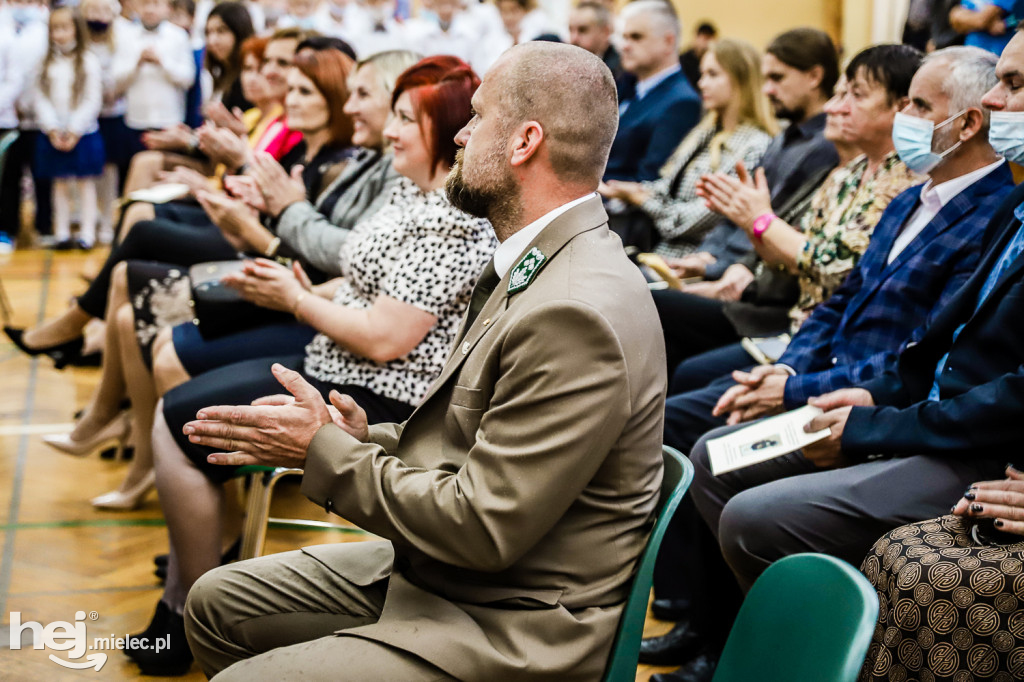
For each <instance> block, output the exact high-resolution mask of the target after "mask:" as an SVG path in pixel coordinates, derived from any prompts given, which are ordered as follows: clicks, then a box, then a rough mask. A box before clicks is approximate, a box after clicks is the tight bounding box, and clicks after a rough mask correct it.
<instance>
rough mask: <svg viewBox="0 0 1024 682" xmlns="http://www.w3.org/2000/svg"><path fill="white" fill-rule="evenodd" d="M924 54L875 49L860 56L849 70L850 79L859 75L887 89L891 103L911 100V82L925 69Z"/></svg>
mask: <svg viewBox="0 0 1024 682" xmlns="http://www.w3.org/2000/svg"><path fill="white" fill-rule="evenodd" d="M923 59H924V53H923V52H921V51H920V50H918V49H917V48H916V47H910V46H909V45H875V46H873V47H869V48H866V49H864V50H861V51H860V52H859V53H857V56H855V57H854V58H853V59H851V60H850V63H849V64H848V65H847V66H846V79H847V80H849V81H852V80H853V79H854V78H855V77H856V76H857V72H858V71H860V70H861V69H863V70H864V75H865V76H866V77H867V78H868V79H869V80H872V81H874V82H875V83H877V84H879V85H881V86H882V87H883V88H885V92H886V95H887V97H888V99H889V102H890V103H892V102H895V101H896V100H898V99H901V98H903V97H906V96H907V93H908V92H910V81H911V80H912V79H913V78H914V74H915V73H917V69H918V67H920V66H921V60H923Z"/></svg>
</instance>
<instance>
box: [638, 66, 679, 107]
mask: <svg viewBox="0 0 1024 682" xmlns="http://www.w3.org/2000/svg"><path fill="white" fill-rule="evenodd" d="M679 71H682V67H680V66H679V63H678V62H676V63H675V64H673V65H672V66H670V67H668V68H667V69H663V70H661V71H659V72H658V73H656V74H654V75H653V76H648V77H647V78H645V79H643V80H642V81H637V83H636V95H635V99H636V100H637V101H638V102H639V101H640V100H642V99H643V98H644V97H645V96H646V95H647V93H648V92H650V91H651V90H653V89H654V88H656V87H657V86H658V84H659V83H661V82H662V81H663V80H665V79H666V78H668V77H669V76H671V75H672V74H674V73H677V72H679Z"/></svg>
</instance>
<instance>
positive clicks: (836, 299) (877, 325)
mask: <svg viewBox="0 0 1024 682" xmlns="http://www.w3.org/2000/svg"><path fill="white" fill-rule="evenodd" d="M1012 190H1013V177H1012V174H1011V173H1010V170H1009V168H1008V167H1007V164H1005V163H1004V164H1003V165H1002V166H1000V167H999V168H997V169H995V170H994V171H992V172H991V173H989V174H988V175H986V176H985V177H983V178H982V179H981V180H978V181H977V182H975V183H974V184H972V185H971V186H969V187H968V188H967V189H965V190H964V191H962V192H961V193H960V194H958V195H956V196H955V197H953V198H952V199H951V200H950V201H949V202H948V203H947V204H946V205H945V206H943V207H942V209H941V210H940V211H939V212H938V213H937V214H936V216H935V217H934V218H933V219H932V220H931V222H930V223H928V225H926V226H925V228H924V230H922V231H921V233H920V234H919V235H917V237H915V238H914V239H913V241H911V242H910V244H908V245H907V246H906V248H905V249H903V251H902V252H900V254H899V256H897V257H896V260H894V261H893V262H892V263H891V264H887V263H886V261H887V260H888V257H889V251H890V250H891V249H892V245H893V242H894V241H895V240H896V238H897V236H899V233H900V231H901V230H902V229H903V226H904V224H905V223H906V222H907V221H908V220H909V219H910V217H911V216H912V215H913V213H914V211H915V209H916V208H917V206H918V204H919V200H920V196H921V186H920V185H918V186H916V187H911V188H910V189H908V190H906V191H904V192H903V193H901V194H900V195H899V196H897V197H896V198H895V199H893V200H892V202H891V203H890V204H889V206H888V208H886V210H885V212H884V213H883V214H882V217H881V218H880V219H879V221H878V225H877V226H876V227H875V230H874V232H873V233H872V236H871V243H870V245H869V246H868V248H867V250H866V251H865V252H864V255H863V256H862V257H861V259H860V260H859V261H858V262H857V265H856V267H854V269H853V270H852V271H851V272H850V274H849V275H848V276H847V278H846V280H845V281H844V282H843V284H842V285H841V286H840V287H839V289H837V290H836V292H835V293H834V294H833V295H832V297H831V298H829V299H828V300H827V301H825V302H824V303H822V304H821V305H819V306H818V307H817V308H816V309H815V310H814V312H813V313H812V314H811V316H810V317H809V318H808V319H807V321H805V322H804V324H803V326H801V327H800V330H799V332H798V333H797V334H796V335H795V336H794V337H793V340H792V342H791V343H790V345H789V348H787V349H786V352H785V354H784V355H783V356H782V357H781V358H779V362H780V363H782V364H786V365H789V366H790V367H792V368H793V369H794V370H796V372H797V375H796V376H793V377H790V378H789V379H788V380H787V381H786V392H785V402H786V406H787V407H788V408H793V407H799V406H800V405H804V404H806V402H807V399H808V398H811V397H813V396H816V395H822V394H823V393H828V392H829V391H834V390H836V389H840V388H846V387H848V386H854V385H857V384H860V383H863V382H865V381H869V380H871V379H873V378H875V377H876V376H877V375H878V374H879V373H880V372H882V371H883V369H884V368H885V366H886V364H887V363H890V362H892V361H893V360H894V359H895V357H896V355H897V354H898V353H899V351H900V348H901V347H902V345H903V344H905V343H906V342H907V341H908V340H910V339H911V338H912V337H913V336H914V335H915V330H918V327H921V326H923V325H924V323H925V321H926V320H927V319H928V316H929V314H930V313H931V312H932V311H933V310H938V309H940V308H941V307H942V306H944V305H945V304H946V303H947V302H948V301H949V299H950V298H951V297H952V296H953V294H955V293H956V291H957V290H958V289H959V288H960V287H961V286H962V285H963V283H964V282H966V281H967V279H968V278H969V277H970V275H971V274H972V273H973V272H974V270H975V268H976V267H977V265H978V258H979V255H980V250H981V242H982V237H983V236H984V234H985V229H986V228H987V227H988V223H989V220H990V219H991V218H992V215H993V214H994V213H995V212H996V209H998V208H999V206H1000V204H1001V203H1002V201H1003V199H1005V198H1006V196H1007V195H1008V194H1009V193H1010V192H1011V191H1012Z"/></svg>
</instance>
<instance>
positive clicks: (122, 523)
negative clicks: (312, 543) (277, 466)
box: [0, 519, 369, 535]
mask: <svg viewBox="0 0 1024 682" xmlns="http://www.w3.org/2000/svg"><path fill="white" fill-rule="evenodd" d="M165 525H166V523H165V522H164V520H163V519H79V520H75V521H38V522H35V523H5V524H0V532H4V531H12V530H13V531H19V530H47V529H56V528H105V527H122V528H130V527H133V526H134V527H150V528H162V527H163V526H165ZM270 527H271V528H273V529H276V530H308V531H313V532H320V531H324V532H334V533H344V534H349V535H369V533H367V532H366V531H365V530H363V529H362V528H343V527H342V528H310V527H308V526H303V525H301V524H299V523H290V522H288V521H271V522H270Z"/></svg>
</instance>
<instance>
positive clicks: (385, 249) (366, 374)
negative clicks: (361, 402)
mask: <svg viewBox="0 0 1024 682" xmlns="http://www.w3.org/2000/svg"><path fill="white" fill-rule="evenodd" d="M392 187H393V188H392V190H391V195H390V197H389V199H388V201H387V203H386V204H385V205H384V206H383V207H381V209H380V210H379V211H377V212H376V213H374V214H373V215H372V216H370V217H368V218H366V219H365V220H362V221H360V222H359V223H357V224H356V226H355V227H353V228H352V232H351V234H350V235H349V237H348V239H346V240H345V242H344V244H342V246H341V254H340V256H341V272H342V276H343V279H342V281H341V284H340V285H339V286H338V289H337V291H335V293H334V299H333V300H334V302H335V303H338V304H340V305H344V306H348V307H351V308H361V309H368V308H371V307H373V303H374V301H375V300H376V299H377V297H379V296H389V297H391V298H394V299H396V300H399V301H402V302H404V303H408V304H410V305H413V306H416V307H417V308H419V309H420V310H423V311H425V312H428V313H430V314H431V315H434V316H436V317H437V322H436V323H435V324H434V326H433V327H432V328H431V329H430V331H429V332H427V335H426V337H425V338H424V339H423V340H422V341H420V343H419V345H418V346H416V347H415V348H414V349H413V350H412V351H410V352H409V354H408V355H406V356H404V357H401V358H398V359H397V360H392V361H390V362H384V363H377V362H374V361H373V360H369V359H367V358H364V357H362V356H359V355H356V354H355V353H352V352H350V351H348V350H346V349H344V348H342V347H341V346H339V345H338V344H336V343H335V342H334V341H332V340H331V339H330V337H328V336H327V335H325V334H317V335H316V336H315V337H313V341H312V342H310V344H309V345H308V346H306V362H305V368H306V373H308V374H309V375H310V376H312V377H314V378H316V379H319V380H320V381H324V382H328V383H332V384H339V385H343V384H354V385H357V386H364V387H366V388H368V389H370V390H371V391H373V392H374V393H376V394H377V395H380V396H383V397H385V398H391V399H392V400H398V401H401V402H403V403H408V404H410V405H415V404H416V403H418V402H419V401H420V400H421V399H422V398H423V396H424V395H426V393H427V389H429V388H430V385H431V384H432V383H433V381H434V379H436V378H437V376H438V375H439V374H440V373H441V370H442V369H443V368H444V362H445V359H446V358H447V357H448V349H449V347H450V346H451V344H452V343H453V342H454V341H455V334H456V333H457V332H458V328H459V323H460V322H461V321H462V314H463V313H464V312H465V311H466V308H467V307H468V306H469V300H470V297H471V295H472V292H473V285H474V284H475V283H476V279H477V277H478V276H479V275H480V272H481V271H482V270H483V269H484V266H485V265H486V264H487V261H488V260H490V259H491V257H492V256H493V254H494V249H495V248H496V247H497V245H498V241H497V240H496V239H495V237H494V230H493V229H492V228H491V224H490V223H489V222H487V221H486V220H482V219H480V218H474V217H472V216H470V215H467V214H466V213H463V212H462V211H459V210H458V209H456V208H455V207H454V206H452V205H451V204H450V203H449V202H448V199H447V198H446V197H445V194H444V190H443V189H437V190H434V191H432V192H423V191H422V190H420V189H419V188H418V187H417V186H416V184H415V183H413V182H412V181H411V180H409V179H408V178H400V179H399V180H397V181H396V182H395V183H394V184H393V186H392Z"/></svg>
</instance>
